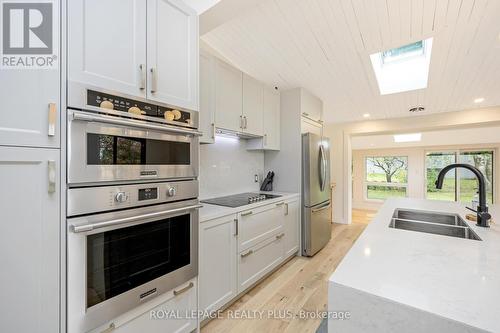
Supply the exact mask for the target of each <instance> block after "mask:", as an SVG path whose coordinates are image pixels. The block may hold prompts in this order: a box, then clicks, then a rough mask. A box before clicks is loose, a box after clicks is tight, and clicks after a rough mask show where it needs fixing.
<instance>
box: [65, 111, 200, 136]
mask: <svg viewBox="0 0 500 333" xmlns="http://www.w3.org/2000/svg"><path fill="white" fill-rule="evenodd" d="M96 109H99V108H96ZM114 113H117V114H122V113H123V114H124V115H126V116H129V115H128V114H127V113H126V112H120V111H114ZM69 115H70V116H71V117H72V120H81V121H88V122H90V121H92V122H99V123H107V124H112V125H121V126H127V127H136V128H140V129H148V130H155V131H161V132H169V133H175V134H185V135H193V136H202V135H203V133H201V132H199V131H197V130H193V129H186V128H182V127H176V126H171V125H167V124H163V125H160V124H159V123H158V124H152V123H149V122H145V121H142V120H138V119H137V120H136V119H123V118H119V117H116V116H108V115H103V114H99V113H90V112H84V111H77V110H72V111H70V113H69ZM121 116H123V115H121ZM142 117H144V116H142ZM148 118H150V117H148Z"/></svg>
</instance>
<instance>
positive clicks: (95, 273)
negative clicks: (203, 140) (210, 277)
mask: <svg viewBox="0 0 500 333" xmlns="http://www.w3.org/2000/svg"><path fill="white" fill-rule="evenodd" d="M197 117H198V115H197V112H192V111H186V110H177V109H173V108H168V107H166V106H162V105H153V104H149V103H146V102H144V101H137V100H133V99H129V98H126V97H123V96H117V95H112V94H107V93H102V92H97V91H93V90H87V91H86V105H85V106H84V107H82V108H70V109H69V110H68V140H69V141H68V187H69V188H68V201H67V207H68V208H67V215H68V220H67V221H68V222H67V223H68V296H69V297H68V311H69V315H70V316H73V318H75V317H76V318H81V323H80V326H81V328H82V329H83V330H85V331H87V330H90V329H93V328H96V327H98V326H100V325H103V324H105V323H107V322H108V321H110V320H112V319H113V318H116V317H117V316H119V315H121V314H123V313H124V312H126V311H128V310H130V309H133V308H134V307H136V306H138V305H139V304H141V303H142V302H144V301H146V300H149V299H151V298H153V297H155V296H157V295H160V294H162V293H164V292H167V291H169V290H172V289H173V288H176V287H178V286H180V285H182V284H183V283H185V282H187V281H189V280H190V279H192V278H194V277H195V276H196V275H197V273H198V272H197V267H198V258H197V253H198V208H199V207H200V205H199V202H198V180H197V178H198V156H199V142H198V137H199V135H200V133H199V132H198V131H197V127H198V118H197Z"/></svg>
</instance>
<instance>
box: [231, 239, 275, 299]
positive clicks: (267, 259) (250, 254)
mask: <svg viewBox="0 0 500 333" xmlns="http://www.w3.org/2000/svg"><path fill="white" fill-rule="evenodd" d="M283 235H284V234H283V233H282V234H279V235H276V236H273V237H270V238H268V239H266V240H264V241H263V242H261V243H259V244H257V245H255V246H254V247H251V248H250V249H248V250H245V251H243V252H240V254H239V262H238V292H239V293H241V292H243V291H244V290H246V289H248V287H250V286H252V285H253V284H254V283H255V282H257V281H258V280H259V279H261V278H262V277H263V276H264V275H266V274H267V273H269V272H270V271H272V270H273V269H274V268H275V267H276V266H278V265H279V264H280V263H281V262H283V260H284V257H283V254H284V252H283V242H284V240H283Z"/></svg>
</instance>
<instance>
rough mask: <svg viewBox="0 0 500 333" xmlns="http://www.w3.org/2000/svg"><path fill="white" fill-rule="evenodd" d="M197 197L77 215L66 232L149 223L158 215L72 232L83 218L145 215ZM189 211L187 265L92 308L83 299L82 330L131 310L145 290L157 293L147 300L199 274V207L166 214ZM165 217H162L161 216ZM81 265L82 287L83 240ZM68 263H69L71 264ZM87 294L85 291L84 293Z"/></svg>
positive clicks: (99, 231) (173, 215)
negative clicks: (189, 242) (88, 214)
mask: <svg viewBox="0 0 500 333" xmlns="http://www.w3.org/2000/svg"><path fill="white" fill-rule="evenodd" d="M197 203H198V200H197V199H195V200H188V201H183V202H176V203H168V204H164V205H159V206H158V207H154V208H152V207H141V208H136V209H129V210H127V211H121V212H111V213H104V214H96V215H92V216H89V217H77V218H72V219H68V229H69V232H70V233H72V234H74V235H77V236H78V237H87V236H88V235H92V234H96V233H102V232H106V231H109V230H115V229H120V228H126V227H130V226H134V225H140V224H144V223H150V222H153V221H155V220H156V219H157V217H156V218H155V217H148V218H145V219H144V220H143V221H136V222H130V223H126V224H120V225H115V226H108V227H103V228H101V229H97V230H96V229H94V230H92V231H87V232H81V233H75V232H73V231H72V225H73V224H76V225H81V224H82V223H85V221H89V220H90V221H99V220H103V219H106V218H108V217H112V216H116V217H125V216H127V215H128V216H133V215H135V214H143V215H144V214H145V213H146V212H147V211H151V210H155V211H173V210H176V209H177V208H182V207H183V206H185V205H190V206H196V205H197ZM188 211H191V213H190V214H191V219H190V223H191V244H190V252H191V262H190V264H189V265H186V266H184V267H181V268H179V269H177V270H175V271H173V272H170V273H168V274H166V275H164V276H161V277H159V278H156V279H154V280H152V281H150V282H147V283H145V284H143V285H141V286H138V287H136V288H134V289H131V290H129V291H127V292H125V293H122V294H120V295H117V296H115V297H113V298H110V299H108V300H106V301H103V302H101V303H99V304H96V305H94V306H92V307H87V305H88V304H87V299H86V298H85V300H84V302H85V309H86V310H85V317H84V319H83V322H82V324H81V326H80V327H82V328H83V329H84V330H83V331H84V332H87V331H90V330H92V329H95V328H97V327H99V326H101V325H103V324H105V323H107V322H109V321H111V320H113V319H114V318H116V317H118V316H120V315H122V314H123V313H125V312H127V311H129V310H132V309H133V308H135V307H137V306H138V305H140V304H142V303H143V302H144V301H146V299H141V297H140V296H141V295H142V294H144V293H147V292H148V291H150V290H152V289H155V288H156V293H155V294H154V295H152V296H151V297H148V298H147V300H151V299H153V298H155V297H157V296H159V295H162V294H164V293H165V292H169V291H171V290H173V289H174V288H177V287H178V286H180V285H182V284H183V283H186V282H187V281H189V280H190V279H193V278H194V277H196V276H197V275H198V232H199V230H198V229H199V223H198V221H199V212H198V208H192V209H190V210H184V209H183V210H182V211H180V212H179V211H178V212H177V213H171V214H169V215H167V216H169V217H175V216H180V215H183V214H185V212H188ZM162 218H165V216H162ZM84 244H85V245H84V248H83V249H82V250H83V251H84V257H85V259H84V264H85V277H84V285H85V288H86V286H87V264H86V263H87V248H86V246H87V245H86V244H87V243H86V241H85V242H84ZM70 265H71V263H70ZM85 294H86V292H85Z"/></svg>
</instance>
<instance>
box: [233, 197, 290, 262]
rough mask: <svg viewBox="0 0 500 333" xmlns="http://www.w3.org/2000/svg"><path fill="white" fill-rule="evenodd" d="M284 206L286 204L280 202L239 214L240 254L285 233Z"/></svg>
mask: <svg viewBox="0 0 500 333" xmlns="http://www.w3.org/2000/svg"><path fill="white" fill-rule="evenodd" d="M283 205H284V202H279V203H276V204H271V205H266V206H261V207H257V208H255V209H251V210H246V211H243V212H241V213H240V214H239V217H238V218H239V220H240V223H239V235H238V251H239V252H241V251H244V250H246V249H248V248H250V247H252V246H254V245H256V244H258V243H260V242H262V241H264V240H266V239H268V238H269V237H271V236H273V235H275V234H277V233H279V232H282V231H283Z"/></svg>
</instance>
